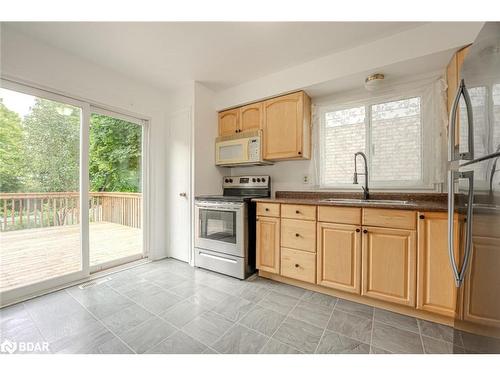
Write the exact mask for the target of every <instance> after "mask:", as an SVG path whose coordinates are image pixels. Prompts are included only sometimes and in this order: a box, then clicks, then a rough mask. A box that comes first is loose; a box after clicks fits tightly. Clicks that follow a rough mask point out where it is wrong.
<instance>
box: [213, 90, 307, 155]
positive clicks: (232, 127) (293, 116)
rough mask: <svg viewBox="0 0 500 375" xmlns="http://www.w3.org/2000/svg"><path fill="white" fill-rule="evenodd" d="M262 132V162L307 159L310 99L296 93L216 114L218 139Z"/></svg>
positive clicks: (302, 93)
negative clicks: (259, 130)
mask: <svg viewBox="0 0 500 375" xmlns="http://www.w3.org/2000/svg"><path fill="white" fill-rule="evenodd" d="M257 129H262V150H263V159H264V160H280V159H283V160H289V159H310V158H311V99H310V98H309V97H308V96H307V95H306V93H304V92H302V91H300V92H296V93H293V94H288V95H283V96H279V97H277V98H273V99H269V100H265V101H262V102H258V103H253V104H249V105H245V106H243V107H239V108H234V109H229V110H227V111H222V112H219V136H225V135H233V134H235V133H240V132H246V131H252V130H257Z"/></svg>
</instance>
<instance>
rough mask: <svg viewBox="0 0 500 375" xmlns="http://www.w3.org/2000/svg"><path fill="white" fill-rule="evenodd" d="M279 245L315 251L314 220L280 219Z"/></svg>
mask: <svg viewBox="0 0 500 375" xmlns="http://www.w3.org/2000/svg"><path fill="white" fill-rule="evenodd" d="M281 246H283V247H289V248H292V249H299V250H304V251H309V252H312V253H314V252H316V222H315V221H305V220H295V219H281Z"/></svg>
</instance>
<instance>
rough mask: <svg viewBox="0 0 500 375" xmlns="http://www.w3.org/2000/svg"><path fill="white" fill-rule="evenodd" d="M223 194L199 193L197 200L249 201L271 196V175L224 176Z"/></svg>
mask: <svg viewBox="0 0 500 375" xmlns="http://www.w3.org/2000/svg"><path fill="white" fill-rule="evenodd" d="M222 188H223V195H199V196H196V197H195V200H197V201H212V202H216V201H218V202H249V201H250V200H251V199H252V198H266V197H270V196H271V178H270V177H269V176H225V177H223V178H222Z"/></svg>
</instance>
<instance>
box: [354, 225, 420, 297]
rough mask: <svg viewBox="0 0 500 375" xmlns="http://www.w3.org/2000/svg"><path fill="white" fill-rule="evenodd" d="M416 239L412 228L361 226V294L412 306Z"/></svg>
mask: <svg viewBox="0 0 500 375" xmlns="http://www.w3.org/2000/svg"><path fill="white" fill-rule="evenodd" d="M415 240H416V231H413V230H406V229H392V228H390V229H389V228H378V227H365V226H364V227H363V238H362V289H361V294H362V295H364V296H367V297H371V298H375V299H379V300H382V301H386V302H393V303H397V304H401V305H406V306H415V287H416V261H417V257H416V255H417V254H416V241H415Z"/></svg>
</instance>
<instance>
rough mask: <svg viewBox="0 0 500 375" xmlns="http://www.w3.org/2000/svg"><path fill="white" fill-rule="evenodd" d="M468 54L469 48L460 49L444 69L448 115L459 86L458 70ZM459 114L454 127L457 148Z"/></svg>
mask: <svg viewBox="0 0 500 375" xmlns="http://www.w3.org/2000/svg"><path fill="white" fill-rule="evenodd" d="M468 52H469V47H465V48H462V49H461V50H459V51H457V53H455V54H454V55H453V57H452V58H451V61H450V63H449V64H448V66H447V68H446V81H447V83H448V88H447V91H446V94H447V96H448V101H447V103H448V114H449V113H450V112H451V106H452V105H453V101H454V100H455V95H456V93H457V89H458V85H459V83H460V82H459V77H460V69H461V68H462V64H463V62H464V59H465V56H466V55H467V53H468ZM459 118H460V116H459V113H458V111H457V122H456V126H455V129H454V130H455V145H456V146H457V145H458V143H459V140H460V136H459V130H460V124H459Z"/></svg>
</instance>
